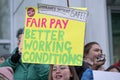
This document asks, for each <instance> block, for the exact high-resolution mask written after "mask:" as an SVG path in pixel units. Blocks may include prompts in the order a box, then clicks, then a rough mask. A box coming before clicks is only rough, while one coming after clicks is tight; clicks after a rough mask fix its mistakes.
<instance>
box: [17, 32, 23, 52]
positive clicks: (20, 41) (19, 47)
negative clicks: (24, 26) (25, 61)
mask: <svg viewBox="0 0 120 80" xmlns="http://www.w3.org/2000/svg"><path fill="white" fill-rule="evenodd" d="M22 45H23V34H21V38H20V40H19V45H18V50H19V52H20V53H22Z"/></svg>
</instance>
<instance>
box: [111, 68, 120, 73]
mask: <svg viewBox="0 0 120 80" xmlns="http://www.w3.org/2000/svg"><path fill="white" fill-rule="evenodd" d="M109 71H110V72H119V71H118V70H117V69H116V68H112V69H111V70H109Z"/></svg>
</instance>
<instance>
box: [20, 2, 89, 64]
mask: <svg viewBox="0 0 120 80" xmlns="http://www.w3.org/2000/svg"><path fill="white" fill-rule="evenodd" d="M86 17H87V11H86V10H78V9H73V8H66V7H61V6H53V5H43V4H40V5H38V8H36V7H28V8H26V18H25V28H24V40H23V51H22V61H23V62H24V63H38V64H62V65H82V60H83V48H84V36H85V21H86Z"/></svg>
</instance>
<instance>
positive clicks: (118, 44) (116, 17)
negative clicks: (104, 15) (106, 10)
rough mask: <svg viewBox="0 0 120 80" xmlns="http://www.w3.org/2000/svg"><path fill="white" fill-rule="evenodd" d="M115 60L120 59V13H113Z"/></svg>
mask: <svg viewBox="0 0 120 80" xmlns="http://www.w3.org/2000/svg"><path fill="white" fill-rule="evenodd" d="M111 17H112V37H113V59H114V62H116V61H118V60H119V59H120V11H112V14H111Z"/></svg>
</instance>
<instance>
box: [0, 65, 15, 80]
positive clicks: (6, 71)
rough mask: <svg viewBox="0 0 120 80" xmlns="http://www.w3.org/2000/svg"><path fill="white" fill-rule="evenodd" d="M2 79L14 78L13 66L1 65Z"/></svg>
mask: <svg viewBox="0 0 120 80" xmlns="http://www.w3.org/2000/svg"><path fill="white" fill-rule="evenodd" d="M0 80H13V69H12V68H11V67H0Z"/></svg>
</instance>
